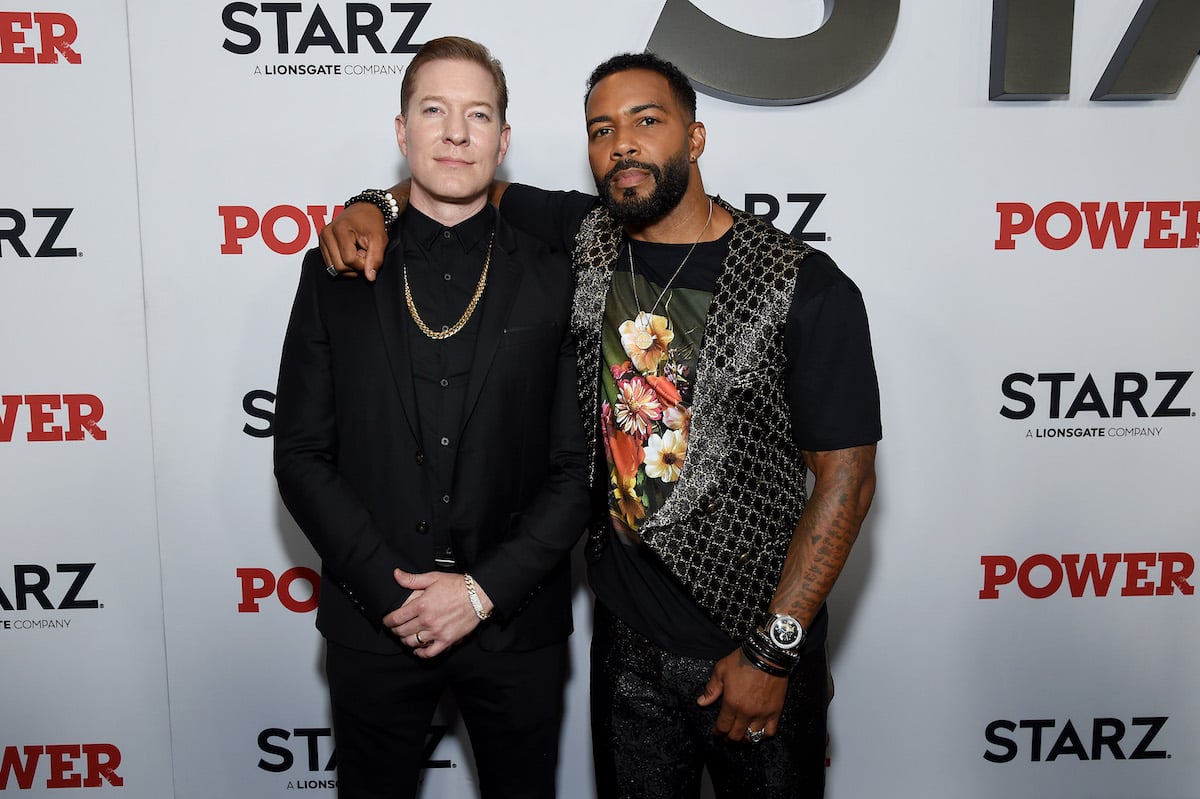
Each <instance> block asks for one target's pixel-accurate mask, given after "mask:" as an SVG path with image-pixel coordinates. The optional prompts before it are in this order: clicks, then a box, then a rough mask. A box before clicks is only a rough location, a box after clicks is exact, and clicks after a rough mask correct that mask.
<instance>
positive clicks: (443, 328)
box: [442, 325, 450, 333]
mask: <svg viewBox="0 0 1200 799" xmlns="http://www.w3.org/2000/svg"><path fill="white" fill-rule="evenodd" d="M449 329H450V325H442V332H443V333H445V332H446V331H447V330H449Z"/></svg>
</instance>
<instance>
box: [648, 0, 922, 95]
mask: <svg viewBox="0 0 1200 799" xmlns="http://www.w3.org/2000/svg"><path fill="white" fill-rule="evenodd" d="M831 1H832V0H826V3H829V2H831ZM899 15H900V0H836V2H834V3H833V11H832V13H830V15H829V18H828V19H827V20H826V21H825V24H824V25H822V26H821V27H820V28H818V29H817V30H815V31H813V32H812V33H809V34H806V35H804V36H796V37H794V38H790V39H770V38H765V37H762V36H752V35H751V34H748V33H743V32H742V31H738V30H734V29H733V28H730V27H728V26H726V25H723V24H721V23H720V22H718V21H716V20H715V19H713V18H712V17H710V16H708V15H707V14H705V13H704V12H703V11H701V10H700V9H698V8H696V7H695V6H694V5H692V4H691V3H690V2H688V0H667V3H666V5H665V6H664V7H663V10H662V14H661V15H660V16H659V18H658V22H657V23H656V24H655V26H654V32H653V33H651V34H650V41H649V42H648V43H647V44H646V50H647V51H649V52H653V53H657V54H658V55H660V56H662V57H663V58H665V59H667V60H668V61H671V62H673V63H674V64H675V65H676V66H677V67H679V68H680V69H682V70H683V71H684V73H685V74H686V75H687V76H688V77H689V78H691V79H692V82H693V83H695V84H696V85H697V87H698V88H700V89H702V90H704V91H706V92H707V93H709V94H712V95H714V96H716V97H721V98H723V99H726V100H731V101H733V102H735V103H744V104H746V105H799V104H801V103H811V102H814V101H816V100H821V99H823V98H825V97H829V96H830V95H833V94H837V93H838V92H841V91H844V90H846V89H848V88H850V87H851V86H853V85H854V84H855V83H857V82H858V81H860V80H862V79H863V78H865V77H866V76H867V75H869V74H870V73H871V71H872V70H874V69H875V67H876V66H877V65H878V64H879V62H880V61H881V60H882V59H883V55H884V53H886V52H887V48H888V44H889V43H890V42H891V40H892V34H893V33H895V31H896V20H897V18H898V17H899Z"/></svg>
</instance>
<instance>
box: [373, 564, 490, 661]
mask: <svg viewBox="0 0 1200 799" xmlns="http://www.w3.org/2000/svg"><path fill="white" fill-rule="evenodd" d="M393 576H394V577H395V578H396V582H397V583H399V584H400V585H402V586H404V587H405V588H408V589H410V590H411V591H412V593H411V594H410V595H409V597H408V599H406V600H405V601H404V604H403V605H401V606H400V607H399V608H397V609H396V610H393V611H392V612H391V613H389V614H388V615H386V616H384V617H383V624H384V626H385V627H387V628H388V629H389V630H391V631H392V633H394V634H395V635H396V636H398V637H399V638H400V640H401V641H403V642H404V645H405V646H408V647H411V648H412V650H413V653H414V654H416V655H417V657H421V658H432V657H437V656H438V655H440V654H441V653H443V652H445V651H446V650H447V649H449V648H450V647H452V646H454V645H455V644H457V643H458V642H459V641H461V640H463V639H464V638H466V637H467V636H468V635H470V634H471V632H472V631H473V630H474V629H475V628H476V627H478V626H479V617H478V616H477V615H476V614H475V609H474V608H473V607H472V606H471V601H470V599H469V598H468V596H467V584H466V581H465V580H464V579H463V575H462V574H460V573H454V572H424V573H422V574H412V573H410V572H406V571H403V570H402V569H396V570H395V572H394V573H393ZM476 592H477V593H478V594H479V598H480V600H481V601H482V602H483V606H484V608H485V609H489V608H490V607H491V602H490V600H488V598H487V595H486V593H485V592H484V591H483V588H482V586H480V585H479V584H478V583H477V584H476Z"/></svg>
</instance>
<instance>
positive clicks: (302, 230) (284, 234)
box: [217, 205, 342, 255]
mask: <svg viewBox="0 0 1200 799" xmlns="http://www.w3.org/2000/svg"><path fill="white" fill-rule="evenodd" d="M341 212H342V206H340V205H335V206H325V205H309V206H305V208H304V209H303V210H301V209H300V208H299V207H297V206H295V205H276V206H274V207H272V208H268V209H267V210H266V212H264V213H262V214H260V213H259V212H258V211H256V210H255V209H253V208H251V207H250V206H248V205H221V206H217V214H219V215H220V217H221V223H222V225H223V226H224V231H225V240H224V241H223V242H222V243H221V254H222V255H242V253H243V246H242V242H244V241H246V240H247V239H252V238H255V237H258V238H261V239H262V242H263V243H264V244H266V245H267V248H268V249H269V250H271V251H272V252H277V253H279V254H280V255H295V254H296V253H298V252H302V251H303V250H306V249H308V248H309V247H311V246H313V244H314V237H315V236H316V235H317V234H318V233H320V232H321V231H322V230H323V229H324V228H325V225H326V223H328V222H329V221H332V220H333V219H336V218H337V216H338V214H340V213H341Z"/></svg>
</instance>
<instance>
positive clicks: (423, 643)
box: [417, 630, 425, 646]
mask: <svg viewBox="0 0 1200 799" xmlns="http://www.w3.org/2000/svg"><path fill="white" fill-rule="evenodd" d="M417 643H418V644H420V645H421V646H425V642H424V641H422V640H421V631H420V630H417Z"/></svg>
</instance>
